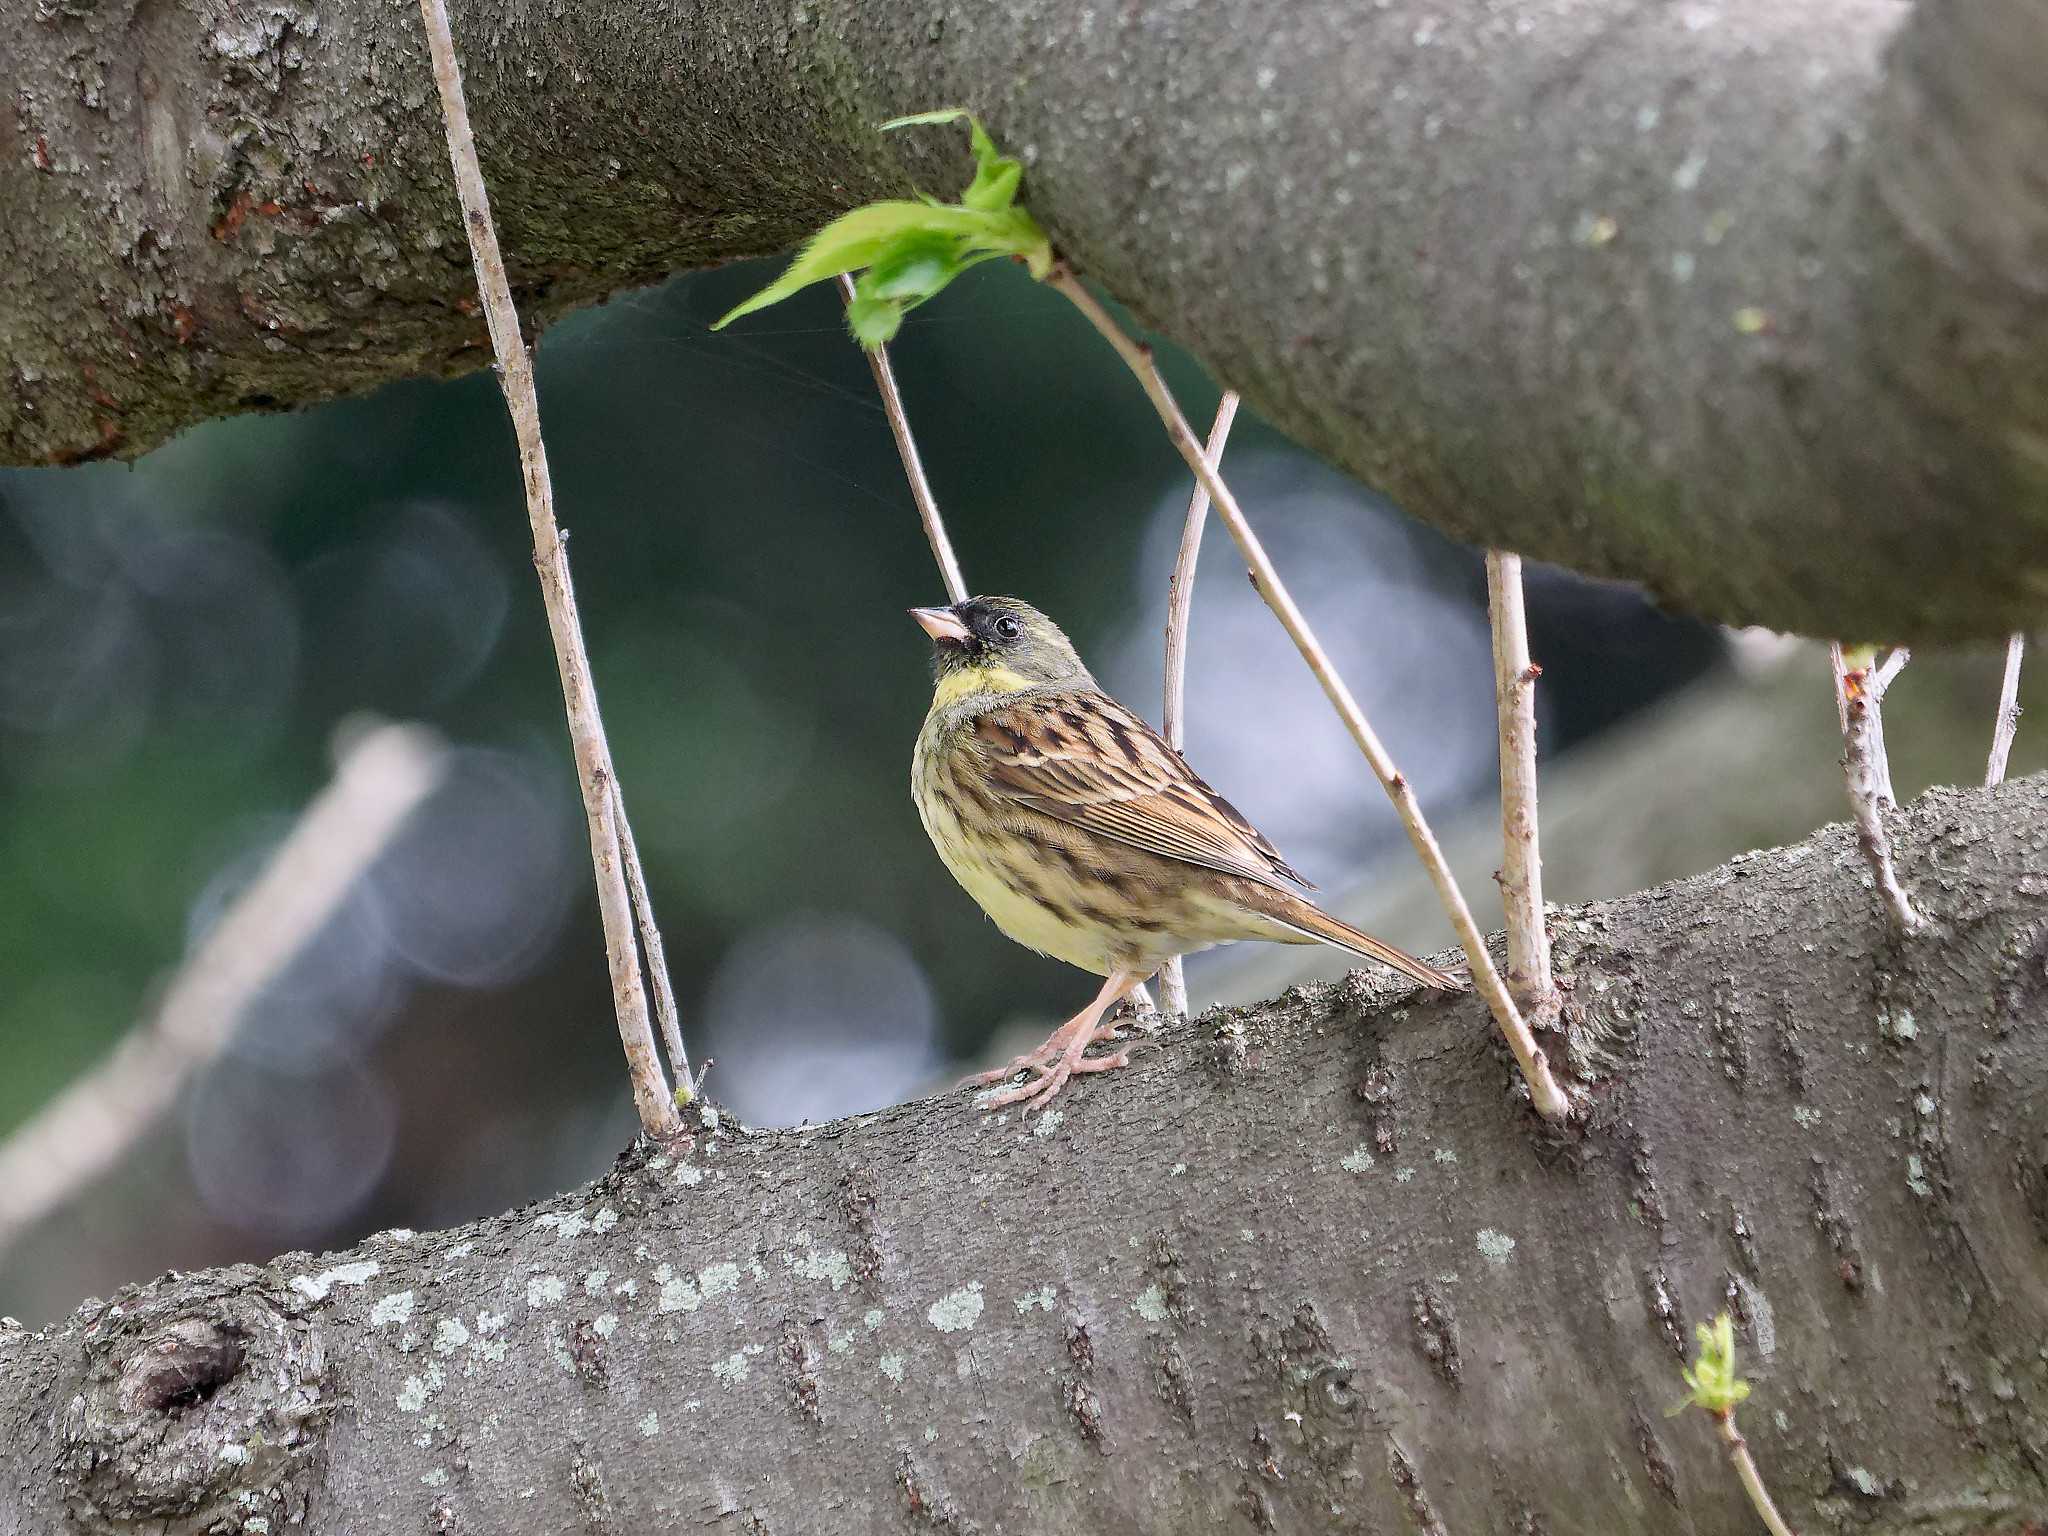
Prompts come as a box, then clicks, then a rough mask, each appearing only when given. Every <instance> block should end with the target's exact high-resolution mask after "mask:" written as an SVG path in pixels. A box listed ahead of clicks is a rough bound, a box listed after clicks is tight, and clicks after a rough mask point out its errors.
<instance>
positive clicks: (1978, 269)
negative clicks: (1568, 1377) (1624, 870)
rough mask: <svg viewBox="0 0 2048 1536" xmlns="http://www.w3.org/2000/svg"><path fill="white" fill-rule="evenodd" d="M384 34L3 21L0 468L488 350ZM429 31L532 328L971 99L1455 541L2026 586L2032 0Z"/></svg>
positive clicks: (2037, 604) (1737, 571)
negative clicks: (469, 68) (473, 139)
mask: <svg viewBox="0 0 2048 1536" xmlns="http://www.w3.org/2000/svg"><path fill="white" fill-rule="evenodd" d="M464 13H466V14H464ZM409 19H410V18H409V15H408V14H407V13H405V12H404V11H403V10H402V9H400V10H393V9H391V8H388V7H387V8H374V7H369V6H366V5H363V4H362V3H361V0H344V3H337V4H333V5H322V6H318V7H315V6H314V5H312V4H311V3H310V0H266V3H264V4H263V5H261V6H258V7H256V8H254V9H253V10H252V9H251V8H250V7H249V6H248V5H246V4H244V3H241V0H148V3H144V0H103V3H101V4H97V5H85V4H79V5H69V4H67V5H54V4H53V5H47V6H30V5H17V6H12V7H7V8H5V12H4V14H0V56H4V57H5V58H7V59H8V60H9V64H10V76H11V78H12V80H13V82H14V83H15V90H14V94H13V100H12V102H11V110H9V111H6V112H0V274H4V275H0V358H4V360H5V361H4V365H0V370H4V371H0V399H4V400H6V401H7V402H8V404H9V405H10V406H11V407H12V409H11V410H9V411H6V412H0V461H7V462H15V463H32V462H43V461H51V460H62V459H72V458H79V457H88V456H94V455H102V454H110V453H112V454H128V453H136V452H140V451H142V450H144V449H146V448H148V447H150V446H151V445H153V444H155V443H157V442H160V441H162V440H163V439H164V438H165V437H166V436H167V435H168V434H170V433H171V432H173V431H175V430H177V429H178V428H179V427H180V426H182V425H184V424H186V423H188V422H192V421H196V420H199V419H202V418H204V417H207V416H213V415H220V414H225V413H228V412H232V411H236V410H245V409H251V408H262V407H268V406H276V405H289V404H300V403H304V402H306V401H310V400H316V399H321V398H324V397H327V396H329V395H332V394H335V393H339V392H345V391H350V390H359V389H363V388H367V387H369V386H370V385H372V384H375V383H377V382H380V381H382V380H384V379H387V378H390V377H393V376H395V375H398V374H402V373H430V372H448V371H454V370H460V369H464V368H470V367H475V366H480V365H481V364H482V363H483V362H484V361H485V360H486V359H487V358H488V356H489V348H488V346H487V344H486V339H485V336H484V328H483V325H482V322H481V320H480V318H479V317H477V316H475V315H474V314H471V313H469V312H467V309H466V306H465V304H464V302H463V300H464V297H465V295H466V293H467V277H466V272H465V266H466V263H465V261H464V259H463V240H462V234H461V229H460V225H459V223H458V219H457V214H456V207H455V199H454V196H453V191H452V188H451V187H450V185H449V182H448V173H447V166H446V161H445V158H444V157H443V156H442V155H441V153H440V137H439V129H438V124H437V123H436V122H435V120H434V110H433V91H432V88H431V84H430V82H429V79H428V74H427V69H426V63H425V60H424V58H423V57H422V54H421V50H420V49H419V48H418V47H417V46H416V45H415V43H414V42H413V40H412V35H411V34H410V33H409V31H408V29H407V26H406V23H407V22H408V21H409ZM457 23H458V26H459V27H461V29H462V30H463V32H464V34H465V35H475V36H477V37H478V38H479V39H480V40H481V48H480V52H479V56H478V67H477V68H476V69H475V70H474V71H473V76H472V81H471V88H472V92H473V95H474V102H473V108H474V112H475V116H476V122H477V134H478V139H479V142H480V144H481V145H482V148H483V153H484V159H485V169H486V172H487V174H488V175H489V176H490V178H491V181H492V184H493V186H494V188H496V189H498V192H497V195H498V202H499V205H500V214H501V217H502V219H503V221H504V223H505V225H506V239H507V245H508V247H509V248H510V249H511V250H512V251H513V252H515V253H516V255H515V262H516V267H515V270H514V274H513V275H514V278H515V280H516V281H517V282H518V284H519V286H520V288H521V292H520V294H519V299H520V304H521V306H522V310H523V311H524V312H525V313H527V314H529V315H530V316H533V317H534V318H535V319H538V320H544V319H547V318H550V317H552V316H554V315H558V314H560V313H561V312H562V311H563V310H564V309H565V308H567V307H568V306H571V305H573V304H577V303H581V302H584V301H587V300H590V299H592V298H595V297H597V296H599V295H601V294H604V293H606V292H609V291H612V290H614V289H616V288H619V287H621V286H624V285H628V284H634V283H642V282H647V281H650V280H652V279H654V278H657V277H659V276H661V275H663V274H665V273H668V272H671V271H674V270H677V269H679V268H683V267H690V266H700V265H704V264H706V263H710V262H716V261H723V260H726V259H729V258H732V257H735V256H741V255H752V254H760V253H764V252H768V251H772V250H776V249H780V248H783V247H786V246H788V245H790V244H792V243H793V242H794V241H796V240H797V239H798V238H800V237H801V236H802V235H803V234H805V233H806V232H808V231H810V230H812V229H814V228H816V227H817V226H818V225H819V224H820V223H822V222H823V221H824V220H825V219H826V218H827V217H829V216H830V215H832V214H834V213H836V212H838V211H840V210H842V209H844V208H845V207H847V206H849V205H850V204H852V203H854V202H856V201H859V200H862V199H865V198H869V197H873V196H876V195H881V194H896V193H900V192H902V191H903V190H904V189H905V187H906V186H907V185H908V183H909V181H910V180H911V179H912V173H913V172H914V173H915V179H916V180H918V181H921V182H922V183H923V184H924V185H926V186H930V187H935V188H944V187H947V186H951V185H953V184H954V182H955V181H957V179H958V169H959V168H958V166H957V164H953V163H951V162H950V160H948V159H946V157H947V156H949V155H950V153H951V149H950V146H947V145H944V144H942V143H939V142H932V143H918V142H911V141H901V142H895V143H890V142H885V141H884V139H883V137H882V136H881V135H878V134H877V133H875V132H874V125H875V124H876V123H877V122H879V121H880V120H882V119H883V118H885V117H887V116H888V115H890V114H891V113H893V112H898V111H904V110H910V109H916V108H924V107H931V106H934V105H939V104H945V103H950V102H966V103H970V104H972V105H973V106H974V107H975V108H976V109H977V110H978V111H979V112H981V113H982V115H983V116H984V117H985V118H986V119H987V120H988V121H989V123H990V125H991V127H992V128H993V129H994V131H995V132H996V133H997V134H998V135H999V137H1000V138H1001V139H1002V141H1003V142H1004V143H1005V144H1007V145H1010V146H1012V147H1014V148H1016V149H1017V150H1019V151H1021V152H1023V153H1024V154H1025V155H1026V156H1027V157H1028V158H1029V160H1030V162H1031V170H1030V173H1029V179H1028V184H1027V193H1028V196H1029V199H1030V202H1031V205H1032V207H1033V210H1034V211H1035V212H1036V213H1037V214H1038V215H1039V216H1040V218H1041V219H1042V220H1043V221H1044V223H1045V224H1046V226H1047V227H1048V229H1049V230H1050V231H1051V232H1052V234H1053V236H1054V238H1055V239H1056V240H1057V241H1058V243H1059V246H1060V248H1061V250H1062V251H1063V252H1066V253H1068V254H1070V255H1071V256H1073V257H1074V258H1075V259H1076V260H1077V261H1078V262H1080V263H1081V264H1082V265H1084V266H1085V267H1086V269H1087V270H1088V271H1089V272H1090V273H1091V274H1092V275H1094V276H1096V277H1097V278H1099V279H1100V280H1101V281H1102V282H1103V283H1104V284H1105V285H1106V286H1107V287H1108V288H1109V289H1110V291H1111V292H1113V293H1115V294H1116V295H1117V296H1119V297H1120V298H1122V299H1123V300H1125V301H1126V302H1127V303H1130V304H1131V305H1132V306H1133V307H1134V308H1135V310H1136V311H1137V313H1138V315H1139V317H1140V318H1141V319H1142V320H1144V321H1145V322H1146V323H1147V324H1149V325H1153V326H1156V327H1157V328H1158V329H1159V330H1161V331H1163V332H1165V333H1166V334H1168V335H1170V336H1173V337H1175V338H1177V339H1178V340H1180V341H1182V342H1184V343H1186V344H1188V345H1189V346H1190V347H1192V348H1193V349H1194V351H1195V352H1196V353H1197V354H1198V355H1199V356H1200V357H1201V358H1202V359H1203V360H1204V361H1205V362H1206V363H1207V364H1208V365H1209V366H1210V367H1211V368H1212V369H1213V370H1214V372H1215V373H1216V374H1217V376H1218V378H1219V379H1220V381H1221V382H1223V383H1225V384H1227V385H1230V386H1232V387H1235V388H1238V389H1240V390H1242V391H1243V392H1244V394H1245V397H1246V399H1247V401H1248V403H1250V404H1251V405H1252V406H1253V407H1255V408H1256V409H1258V410H1259V411H1261V412H1262V413H1263V414H1265V415H1266V416H1268V417H1269V418H1271V419H1272V420H1273V421H1275V422H1276V423H1278V424H1279V425H1280V426H1282V427H1283V428H1285V429H1286V430H1288V431H1289V432H1291V433H1293V434H1294V435H1295V436H1296V437H1297V438H1299V439H1300V440H1301V441H1303V442H1304V443H1307V444H1308V445H1309V446H1311V447H1313V448H1315V449H1317V450H1319V451H1322V452H1324V453H1326V454H1328V455H1329V456H1331V457H1332V458H1334V459H1336V460H1337V461H1338V462H1340V463H1342V464H1344V465H1346V466H1347V467H1348V468H1350V469H1352V470H1353V471H1355V472H1356V473H1358V474H1359V475H1360V476H1361V478H1363V479H1365V480H1366V481H1367V482H1368V483H1370V484H1372V485H1374V486H1376V487H1378V488H1379V489H1381V490H1383V491H1385V492H1387V493H1389V494H1390V495H1392V496H1393V497H1394V498H1395V499H1396V500H1398V501H1399V502H1400V503H1401V504H1402V505H1404V506H1405V507H1407V508H1408V509H1409V510H1411V511H1413V512H1414V513H1416V514H1417V515H1418V516H1421V517H1423V518H1425V519H1427V520H1429V521H1432V522H1434V523H1436V524H1438V525H1439V526H1441V527H1443V528H1445V529H1447V530H1449V531H1451V532H1452V533H1454V534H1457V535H1459V536H1462V537H1465V538H1469V539H1471V540H1473V541H1474V542H1477V543H1481V544H1485V545H1490V546H1494V547H1502V548H1512V549H1518V550H1521V551H1523V552H1524V553H1526V554H1527V555H1529V556H1531V557H1533V558H1541V559H1551V560H1557V561H1561V562H1563V563H1565V564H1568V565H1571V566H1574V567H1576V568H1578V569H1581V570H1588V571H1594V572H1599V573H1606V574H1612V575H1618V576H1624V577H1630V578H1634V579H1637V580H1641V581H1643V582H1645V583H1647V584H1648V585H1649V586H1650V587H1651V588H1652V589H1653V590H1654V591H1655V592H1657V593H1658V594H1659V595H1660V596H1662V597H1664V598H1666V599H1667V600H1669V601H1670V602H1672V603H1673V604H1675V605H1678V606H1681V607H1688V608H1692V609H1695V610H1698V611H1701V612H1704V613H1707V614H1710V615H1712V616H1714V617H1718V618H1722V619H1727V620H1733V621H1754V622H1762V623H1767V624H1771V625H1774V626H1777V627H1781V628H1794V629H1800V630H1804V631H1806V632H1809V633H1824V634H1844V633H1846V634H1855V635H1869V636H1880V637H1883V638H1887V639H1907V640H1911V639H1920V638H1934V637H1943V636H1965V635H1968V636H1982V637H1987V638H1988V637H2000V638H2002V637H2003V636H2004V635H2005V634H2007V633H2009V632H2011V631H2013V630H2016V629H2021V628H2027V627H2032V626H2033V625H2034V624H2036V623H2038V621H2039V620H2040V619H2041V617H2042V614H2043V611H2044V607H2048V597H2044V591H2048V586H2044V583H2043V579H2042V567H2041V562H2040V558H2039V551H2040V549H2041V548H2042V547H2043V541H2044V535H2048V469H2044V463H2048V458H2044V448H2043V444H2044V443H2048V416H2044V413H2048V404H2044V402H2048V351H2044V349H2042V348H2040V347H2038V346H2033V345H2029V344H2027V340H2028V339H2029V338H2033V337H2038V336H2039V335H2041V334H2043V331H2044V329H2048V296H2044V295H2048V288H2044V286H2043V285H2042V283H2041V281H2040V273H2039V268H2038V252H2039V250H2040V249H2041V248H2042V245H2043V241H2044V238H2048V193H2044V190H2043V188H2044V184H2043V182H2042V181H2041V179H2040V178H2039V176H2038V174H2037V172H2038V167H2039V166H2040V165H2041V164H2042V163H2044V162H2048V104H2044V92H2048V87H2044V86H2043V85H2042V82H2043V81H2044V80H2048V10H2044V9H2043V8H2042V7H2040V6H2039V5H2037V4H2035V3H2033V0H1977V3H1974V4H1968V5H1965V4H1960V3H1948V4H1935V3H1927V4H1922V5H1919V6H1916V7H1910V8H1908V7H1904V6H1901V5H1898V4H1896V3H1894V0H1829V3H1825V4H1812V5H1798V6H1791V5H1783V4H1780V3H1778V0H1725V3H1722V4H1719V5H1714V6H1679V7H1670V6H1644V5H1641V4H1640V3H1639V0H1586V3H1582V4H1574V5H1570V6H1555V7H1533V8H1530V7H1524V8H1516V9H1512V10H1503V9H1501V8H1499V7H1488V6H1476V5H1473V6H1448V7H1447V6H1444V5H1441V4H1437V3H1433V0H1431V3H1425V0H1393V3H1391V4H1389V5H1386V6H1383V7H1371V8H1368V7H1360V6H1356V5H1352V4H1349V3H1343V0H1291V3H1288V4H1284V5H1282V6H1280V7H1278V8H1274V7H1265V8H1246V7H1232V6H1184V7H1174V8H1166V9H1147V10H1143V11H1141V12H1125V11H1119V10H1116V9H1114V8H1111V9H1108V10H1105V9H1103V8H1101V7H1099V6H1095V5H1092V4H1090V3H1088V0H1031V3H1028V4H1013V3H1010V0H1002V3H996V0H944V3H942V4H941V5H940V7H939V8H938V9H937V10H934V9H933V8H932V7H930V6H912V5H909V4H908V3H907V0H873V3H865V4H860V5H854V4H851V3H846V0H821V3H819V4H814V5H810V6H805V7H799V8H796V9H794V10H792V9H791V8H790V7H788V6H786V5H783V4H776V3H770V0H736V3H734V4H730V5H722V6H720V7H718V8H717V10H716V22H715V25H713V24H706V21H705V16H704V14H702V13H699V12H697V11H690V10H684V11H675V10H667V11H664V10H660V9H658V8H657V9H656V10H653V11H649V10H648V9H647V8H645V7H639V6H629V5H626V4H624V3H623V0H594V3H591V4H586V5H576V6H527V7H514V8H511V9H506V8H502V7H484V6H481V5H479V4H476V3H475V0H468V3H466V4H464V5H463V6H461V7H458V15H457ZM1140 102H1142V109H1141V108H1140V107H1139V105H1138V103H1140ZM933 138H934V140H935V141H936V140H937V138H938V136H933ZM899 156H902V157H904V158H901V159H899V158H897V157H899Z"/></svg>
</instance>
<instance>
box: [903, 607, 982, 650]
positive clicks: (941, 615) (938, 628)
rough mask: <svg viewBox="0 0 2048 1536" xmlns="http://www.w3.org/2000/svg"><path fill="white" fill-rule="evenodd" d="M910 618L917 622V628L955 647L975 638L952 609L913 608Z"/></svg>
mask: <svg viewBox="0 0 2048 1536" xmlns="http://www.w3.org/2000/svg"><path fill="white" fill-rule="evenodd" d="M910 616H911V617H912V618H913V619H915V620H917V627H918V628H919V629H921V630H923V631H924V632H925V633H926V634H928V635H930V636H931V637H932V638H933V639H934V640H947V641H951V642H952V643H953V644H954V645H965V644H966V643H967V642H968V641H969V640H972V639H973V638H974V636H973V634H972V632H970V631H969V630H968V628H967V626H966V625H965V624H962V623H961V622H960V619H959V616H958V615H956V614H955V613H954V612H953V610H952V609H950V608H913V609H911V610H910Z"/></svg>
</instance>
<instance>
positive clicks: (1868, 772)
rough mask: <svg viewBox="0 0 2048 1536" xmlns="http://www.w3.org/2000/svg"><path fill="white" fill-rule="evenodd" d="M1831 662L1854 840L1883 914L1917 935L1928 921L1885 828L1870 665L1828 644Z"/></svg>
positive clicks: (1900, 929)
mask: <svg viewBox="0 0 2048 1536" xmlns="http://www.w3.org/2000/svg"><path fill="white" fill-rule="evenodd" d="M1828 659H1829V663H1830V665H1831V666H1832V668H1833V669H1834V674H1835V702H1836V705H1837V707H1838V711H1839V713H1840V715H1841V718H1842V720H1843V721H1844V722H1845V724H1844V727H1843V732H1842V775H1843V779H1844V781H1845V782H1846V783H1847V785H1848V790H1849V806H1850V809H1851V810H1852V811H1853V812H1854V813H1855V817H1856V842H1857V845H1858V846H1859V847H1860V848H1862V850H1863V858H1864V862H1866V863H1867V864H1869V866H1870V876H1871V879H1872V881H1873V882H1874V883H1875V884H1876V886H1877V893H1878V896H1879V898H1880V899H1881V900H1882V901H1883V902H1884V909H1885V914H1886V916H1887V917H1889V918H1890V919H1891V924H1892V927H1893V929H1894V930H1895V931H1897V932H1899V933H1902V934H1903V933H1917V932H1918V931H1919V930H1920V929H1921V928H1922V927H1923V926H1924V925H1925V919H1923V918H1922V917H1921V916H1920V914H1919V912H1918V911H1917V910H1915V908H1914V906H1913V899H1912V898H1911V897H1910V896H1908V895H1907V894H1906V890H1905V887H1904V886H1902V885H1900V884H1899V876H1898V871H1897V870H1896V869H1895V868H1894V867H1893V864H1892V845H1891V839H1890V837H1889V836H1888V835H1887V834H1886V832H1885V829H1884V806H1885V801H1886V800H1887V799H1888V798H1889V796H1888V795H1886V793H1885V790H1886V788H1887V786H1886V785H1885V784H1884V783H1883V781H1882V778H1881V776H1880V773H1879V768H1878V762H1877V756H1876V754H1877V752H1878V750H1879V748H1878V745H1877V738H1876V730H1877V727H1876V720H1877V702H1876V701H1875V700H1874V699H1872V698H1871V697H1870V694H1869V688H1868V680H1869V668H1867V667H1864V666H1850V665H1849V664H1848V661H1847V659H1846V658H1845V657H1844V656H1843V654H1842V647H1841V646H1840V645H1839V644H1835V645H1830V646H1829V647H1828Z"/></svg>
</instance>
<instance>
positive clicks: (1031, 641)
mask: <svg viewBox="0 0 2048 1536" xmlns="http://www.w3.org/2000/svg"><path fill="white" fill-rule="evenodd" d="M910 616H911V617H912V618H913V619H915V620H917V622H918V626H919V627H920V628H921V629H923V630H924V632H925V633H926V634H928V635H930V636H931V637H932V671H933V673H934V674H935V675H936V677H937V679H938V701H939V702H940V703H941V704H946V703H951V702H952V701H953V700H955V699H962V698H967V697H969V696H971V695H974V694H983V693H1017V692H1020V691H1021V690H1023V689H1026V688H1093V687H1094V686H1095V679H1094V678H1093V677H1091V676H1090V675H1089V672H1088V669H1087V668H1086V667H1085V666H1083V665H1082V664H1081V658H1080V657H1079V656H1077V655H1076V654H1075V653H1074V643H1073V642H1072V641H1071V640H1069V639H1068V638H1067V637H1066V635H1065V634H1064V633H1063V632H1062V631H1061V629H1060V627H1059V625H1057V624H1055V623H1053V621H1052V620H1051V619H1048V618H1047V617H1046V616H1045V615H1044V614H1042V613H1040V612H1039V611H1038V610H1037V609H1036V608H1034V607H1032V606H1031V605H1030V604H1029V603H1026V602H1020V601H1018V600H1017V599H1016V598H1014V597H970V598H969V599H968V600H967V601H966V602H964V603H955V604H953V605H952V607H950V608H913V609H911V610H910Z"/></svg>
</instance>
